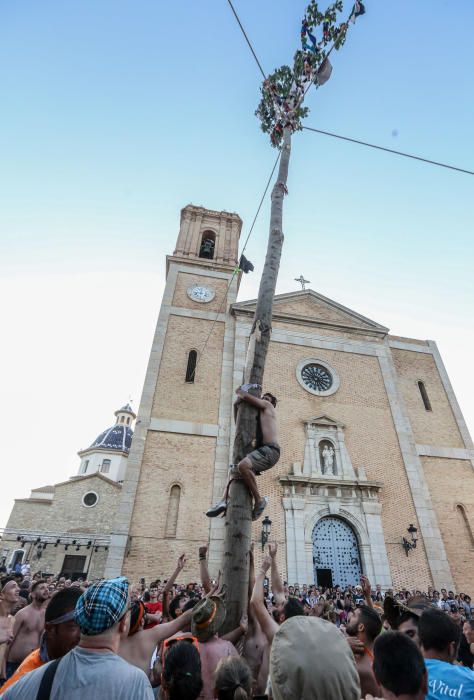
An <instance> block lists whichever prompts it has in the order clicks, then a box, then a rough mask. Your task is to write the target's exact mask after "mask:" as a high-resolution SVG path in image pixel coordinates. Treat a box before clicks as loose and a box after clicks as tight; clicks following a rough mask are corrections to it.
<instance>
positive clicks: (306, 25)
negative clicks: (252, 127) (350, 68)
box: [255, 0, 365, 148]
mask: <svg viewBox="0 0 474 700" xmlns="http://www.w3.org/2000/svg"><path fill="white" fill-rule="evenodd" d="M342 10H343V0H336V2H333V3H332V5H330V6H329V7H328V8H327V9H326V11H325V12H320V11H319V9H318V3H317V2H316V0H311V1H310V3H309V5H308V6H307V8H306V12H305V15H304V17H303V20H302V22H301V32H300V38H301V49H299V50H298V51H296V53H295V56H294V61H293V68H290V67H289V66H281V67H280V68H277V69H276V70H275V71H274V72H273V73H272V74H271V75H269V76H268V78H266V79H265V80H264V82H263V85H262V88H261V93H262V98H261V100H260V104H259V105H258V108H257V110H256V112H255V114H256V116H257V117H259V119H260V121H261V128H262V131H264V132H265V133H267V134H269V135H270V141H271V143H272V145H273V146H275V147H276V148H278V147H280V145H281V142H282V139H283V132H284V130H285V129H290V131H291V132H295V131H299V130H301V129H302V128H303V127H302V120H303V119H304V118H305V117H306V116H307V114H308V112H309V110H308V108H307V107H304V106H303V102H304V98H305V95H306V93H307V91H308V90H309V88H310V87H311V85H315V86H316V87H320V86H321V85H324V84H325V83H326V82H327V81H328V80H329V78H330V77H331V73H332V65H331V63H330V62H329V59H328V56H329V54H330V53H331V51H332V50H333V49H336V51H337V50H339V49H340V48H341V46H343V44H344V42H345V40H346V35H347V30H348V26H349V25H348V21H347V20H346V21H345V22H342V23H338V15H339V13H340V12H342ZM363 14H365V6H364V3H362V2H360V1H359V2H355V4H354V5H353V7H352V10H351V13H350V15H349V20H350V21H351V22H352V21H355V18H356V17H358V16H359V15H363ZM318 29H320V31H321V34H322V35H321V34H320V36H321V39H320V40H318V38H317V36H318V32H317V30H318ZM330 42H333V44H332V46H331V47H330V48H329V49H328V50H326V47H327V46H328V44H329V43H330Z"/></svg>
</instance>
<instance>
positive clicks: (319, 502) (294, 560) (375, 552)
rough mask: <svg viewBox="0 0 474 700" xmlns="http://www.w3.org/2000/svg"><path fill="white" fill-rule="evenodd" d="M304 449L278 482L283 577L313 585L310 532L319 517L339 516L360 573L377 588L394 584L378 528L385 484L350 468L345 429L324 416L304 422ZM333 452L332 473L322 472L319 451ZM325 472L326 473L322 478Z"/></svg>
mask: <svg viewBox="0 0 474 700" xmlns="http://www.w3.org/2000/svg"><path fill="white" fill-rule="evenodd" d="M304 423H305V428H306V444H305V451H304V462H303V465H301V463H299V462H295V463H294V464H293V469H292V473H290V474H288V475H287V476H283V477H281V478H280V484H281V487H282V490H283V498H282V503H283V508H284V512H285V528H286V547H287V572H288V573H287V576H288V581H291V582H292V583H295V582H298V583H301V584H303V583H308V584H310V583H313V582H314V571H313V568H314V567H313V541H312V535H313V529H314V527H315V525H316V523H317V522H318V521H319V520H321V518H324V517H327V516H330V515H331V516H337V517H339V518H341V519H342V520H345V521H346V522H347V523H348V524H349V525H350V526H351V527H352V528H353V530H354V532H355V534H356V536H357V539H358V542H359V549H360V556H361V566H362V571H363V573H364V574H366V575H367V576H368V577H369V579H370V581H371V583H372V584H373V585H374V586H375V585H376V584H377V583H379V584H380V585H381V586H382V588H384V589H386V588H390V587H391V586H392V579H391V574H390V567H389V563H388V557H387V550H386V547H385V540H384V534H383V529H382V519H381V512H382V504H381V503H380V501H379V491H380V489H381V488H382V486H383V484H382V483H381V482H378V481H368V480H367V477H366V474H365V470H364V469H363V468H362V467H359V468H358V469H357V470H356V469H354V467H353V466H352V462H351V458H350V455H349V452H348V451H347V448H346V445H345V441H344V425H343V424H342V423H340V422H339V421H337V420H335V419H334V418H331V417H330V416H327V415H320V416H316V417H315V418H312V419H310V420H308V421H304ZM321 443H323V444H330V445H332V446H333V448H334V464H333V466H334V469H333V470H332V471H329V472H328V470H327V469H324V464H322V459H321V451H320V446H321ZM325 472H327V473H325Z"/></svg>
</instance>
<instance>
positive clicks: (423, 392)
mask: <svg viewBox="0 0 474 700" xmlns="http://www.w3.org/2000/svg"><path fill="white" fill-rule="evenodd" d="M418 389H419V390H420V394H421V398H422V400H423V405H424V407H425V409H426V410H427V411H431V410H433V409H432V408H431V403H430V400H429V398H428V392H427V391H426V387H425V385H424V383H423V382H418Z"/></svg>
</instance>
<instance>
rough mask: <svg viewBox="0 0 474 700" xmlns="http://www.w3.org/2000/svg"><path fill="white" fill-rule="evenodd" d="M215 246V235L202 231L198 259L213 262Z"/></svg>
mask: <svg viewBox="0 0 474 700" xmlns="http://www.w3.org/2000/svg"><path fill="white" fill-rule="evenodd" d="M215 246H216V234H215V233H213V232H212V231H204V233H203V234H202V238H201V247H200V248H199V257H200V258H207V259H208V260H213V259H214V248H215Z"/></svg>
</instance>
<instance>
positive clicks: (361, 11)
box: [349, 0, 365, 24]
mask: <svg viewBox="0 0 474 700" xmlns="http://www.w3.org/2000/svg"><path fill="white" fill-rule="evenodd" d="M361 15H365V5H364V3H363V2H357V0H356V2H355V4H354V7H353V8H352V13H351V16H350V19H349V22H352V24H355V21H356V19H357V17H360V16H361Z"/></svg>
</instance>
